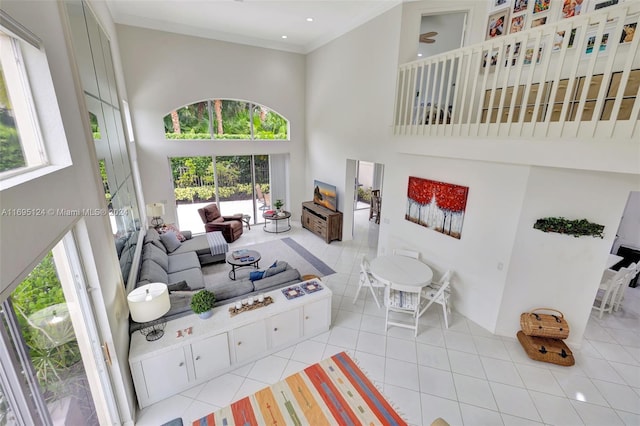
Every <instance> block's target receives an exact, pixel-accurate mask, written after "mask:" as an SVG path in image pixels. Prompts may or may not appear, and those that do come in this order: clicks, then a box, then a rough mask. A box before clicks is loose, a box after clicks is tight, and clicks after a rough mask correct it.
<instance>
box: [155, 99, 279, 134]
mask: <svg viewBox="0 0 640 426" xmlns="http://www.w3.org/2000/svg"><path fill="white" fill-rule="evenodd" d="M215 102H216V101H215V100H212V101H205V102H197V103H195V104H191V105H187V106H185V107H182V108H179V109H177V110H176V111H173V112H172V113H169V114H167V115H166V116H165V117H164V119H163V121H164V129H165V136H166V138H167V139H174V140H179V139H185V140H202V139H208V140H211V139H216V140H252V139H254V140H287V139H288V131H289V130H288V129H289V128H288V122H287V120H286V119H285V118H284V117H282V116H280V115H279V114H276V113H275V112H273V111H271V110H269V109H268V108H266V107H263V106H261V105H257V104H253V103H250V102H244V101H234V100H222V101H221V105H222V108H221V110H220V118H221V121H222V131H220V126H219V123H218V117H217V115H216V111H215ZM209 109H211V113H209ZM250 110H251V111H252V113H253V120H251V115H250ZM174 114H177V117H178V120H177V121H178V122H177V128H176V123H174V120H173V119H174ZM209 117H213V123H212V125H211V127H210V126H209ZM252 127H253V137H252V136H251V128H252ZM212 132H213V134H212Z"/></svg>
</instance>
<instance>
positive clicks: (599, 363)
mask: <svg viewBox="0 0 640 426" xmlns="http://www.w3.org/2000/svg"><path fill="white" fill-rule="evenodd" d="M360 215H361V216H362V220H357V223H361V225H359V226H358V227H357V228H356V229H357V234H356V238H355V239H354V240H353V241H345V242H333V243H331V244H330V245H327V244H325V243H324V242H323V240H321V239H320V238H318V237H316V236H315V235H313V234H311V233H310V232H308V231H306V230H303V229H300V226H299V224H297V226H295V225H294V229H293V230H292V231H291V232H289V233H286V234H282V236H289V237H293V238H295V239H296V241H298V242H300V243H302V244H304V245H305V247H307V248H308V249H309V250H310V251H311V252H313V253H314V254H316V255H317V256H318V257H320V258H322V259H323V260H324V261H325V262H326V263H327V264H329V265H330V266H331V267H333V269H335V270H336V271H337V273H336V274H334V275H332V276H330V277H326V278H325V283H326V284H327V285H328V286H329V287H330V288H331V289H332V290H333V293H334V296H333V323H332V328H331V330H330V331H329V332H327V333H325V334H323V335H320V336H317V337H316V338H313V339H311V340H308V341H305V342H303V343H300V344H298V345H296V346H293V347H290V348H287V349H285V350H283V351H281V352H278V353H276V354H274V355H270V356H266V357H264V358H262V359H260V360H258V361H256V362H254V363H251V364H249V365H246V366H243V367H241V368H238V369H237V370H234V371H233V372H231V373H228V374H225V375H223V376H220V377H217V378H215V379H213V380H211V381H209V382H207V383H205V384H201V385H199V386H196V387H194V388H191V389H189V390H187V391H185V392H182V393H181V394H179V395H176V396H174V397H171V398H168V399H166V400H164V401H162V402H159V403H157V404H154V405H152V406H150V407H148V408H146V409H144V410H141V411H140V412H139V413H138V419H137V422H136V424H137V425H140V426H147V425H154V426H157V425H159V424H162V423H163V422H166V421H168V420H171V419H173V418H175V417H180V416H181V417H182V419H183V421H184V423H185V425H190V424H191V422H192V421H193V420H195V419H197V418H199V417H201V416H204V415H205V414H207V413H209V412H211V411H214V410H216V409H218V408H220V407H223V406H226V405H228V404H229V403H231V402H232V401H234V400H236V399H238V398H241V397H243V396H246V395H249V394H251V393H253V392H255V391H257V390H258V389H260V388H262V387H264V386H266V385H269V384H271V383H274V382H277V381H279V380H281V379H283V378H284V377H286V376H288V375H290V374H292V373H294V372H296V371H299V370H301V369H303V368H304V367H306V366H307V365H310V364H313V363H315V362H317V361H319V360H321V359H323V358H326V357H328V356H330V355H332V354H334V353H337V352H340V351H343V350H347V351H348V352H349V354H350V355H351V356H352V357H353V358H354V359H356V360H357V362H358V363H359V365H360V366H361V367H362V369H363V370H364V371H365V372H366V373H367V375H368V376H369V377H370V378H371V379H372V380H373V381H374V382H375V383H376V384H377V385H378V387H379V388H380V389H381V390H382V391H383V393H384V394H385V395H386V396H387V397H388V398H389V399H390V400H391V401H393V402H394V403H395V405H396V406H397V407H398V411H400V412H401V413H402V414H403V415H404V416H405V418H406V419H407V420H408V421H409V422H410V423H411V424H414V425H429V424H430V423H431V421H433V419H435V418H437V417H442V418H444V419H446V420H447V421H448V422H449V423H450V424H452V425H461V424H464V425H537V424H540V425H542V424H545V425H563V426H564V425H583V424H585V425H598V426H609V425H625V424H626V425H636V426H637V425H640V328H639V325H640V321H639V319H640V287H638V288H629V289H628V290H627V293H626V300H625V304H624V310H622V311H620V312H619V313H615V314H614V315H605V317H604V318H603V319H602V320H599V319H597V317H595V316H594V315H592V318H591V320H590V322H589V324H588V326H587V331H586V335H585V340H584V343H583V347H582V349H581V350H580V351H574V354H575V357H576V365H575V366H573V367H570V368H567V367H560V366H555V365H552V364H545V363H541V362H536V361H532V360H530V359H529V358H528V357H527V356H526V354H525V353H524V351H523V350H522V348H521V347H520V344H519V343H518V342H517V340H516V339H515V338H501V337H498V336H494V335H492V334H491V333H489V332H487V331H486V330H484V329H482V328H481V327H479V326H477V325H476V324H474V323H473V322H471V321H469V320H467V319H466V318H464V317H462V316H460V315H457V314H455V312H454V314H453V320H452V324H450V327H449V329H445V328H443V327H444V326H443V325H442V322H443V321H442V312H441V311H440V310H439V309H438V308H439V307H436V309H430V310H429V311H427V313H426V314H425V315H424V316H423V317H422V318H421V330H420V334H419V335H418V337H417V338H414V337H413V332H412V331H409V330H406V329H399V328H391V329H390V330H389V332H388V334H385V333H384V331H383V330H384V311H383V310H382V309H378V308H377V307H376V305H375V303H374V302H373V298H372V297H371V295H370V294H366V295H364V294H362V293H361V295H360V298H359V300H358V301H357V303H356V304H353V303H352V300H353V296H354V294H355V290H356V288H357V282H358V260H359V257H360V256H361V255H362V254H364V253H369V254H375V252H376V249H375V241H376V240H377V235H376V231H377V230H376V229H375V226H376V225H369V223H368V222H367V218H368V211H363V212H359V213H358V216H360ZM358 219H361V218H358ZM269 238H273V236H270V235H269V236H267V235H266V234H265V233H264V232H263V231H262V229H261V227H259V226H256V227H252V228H251V231H248V232H245V234H244V235H243V236H242V238H241V239H240V240H238V242H237V243H235V244H238V246H239V245H240V243H242V245H246V244H250V243H251V242H259V241H264V240H266V239H269Z"/></svg>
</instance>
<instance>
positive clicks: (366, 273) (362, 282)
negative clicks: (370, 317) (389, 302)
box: [353, 254, 385, 308]
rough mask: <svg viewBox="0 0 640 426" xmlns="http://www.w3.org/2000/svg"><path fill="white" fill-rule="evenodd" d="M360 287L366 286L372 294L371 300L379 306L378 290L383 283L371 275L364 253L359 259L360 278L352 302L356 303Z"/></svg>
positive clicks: (367, 259)
mask: <svg viewBox="0 0 640 426" xmlns="http://www.w3.org/2000/svg"><path fill="white" fill-rule="evenodd" d="M362 287H368V288H369V290H371V295H372V296H373V300H374V301H375V302H376V305H378V308H380V301H379V300H378V296H379V295H378V294H377V293H378V291H379V289H381V288H384V287H385V285H384V283H381V282H380V281H378V280H377V279H376V278H375V277H374V276H373V275H371V268H370V267H369V258H368V257H367V255H366V254H365V255H364V256H362V259H361V260H360V279H359V281H358V291H356V295H355V296H354V298H353V303H356V300H358V295H359V294H360V290H361V289H362Z"/></svg>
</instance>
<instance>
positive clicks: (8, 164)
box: [0, 67, 27, 172]
mask: <svg viewBox="0 0 640 426" xmlns="http://www.w3.org/2000/svg"><path fill="white" fill-rule="evenodd" d="M26 165H27V162H26V161H25V159H24V154H23V152H22V145H21V144H20V136H19V135H18V129H17V128H16V123H15V119H14V118H13V112H12V108H11V100H10V99H9V94H8V93H7V87H6V85H5V83H4V73H3V72H2V68H1V67H0V172H4V171H7V170H13V169H17V168H19V167H24V166H26Z"/></svg>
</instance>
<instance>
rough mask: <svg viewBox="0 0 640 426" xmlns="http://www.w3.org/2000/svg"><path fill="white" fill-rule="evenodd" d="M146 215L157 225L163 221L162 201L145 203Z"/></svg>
mask: <svg viewBox="0 0 640 426" xmlns="http://www.w3.org/2000/svg"><path fill="white" fill-rule="evenodd" d="M147 216H149V217H151V224H152V225H153V226H155V227H158V226H160V225H162V224H163V223H164V221H163V220H162V216H164V204H163V203H151V204H147Z"/></svg>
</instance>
